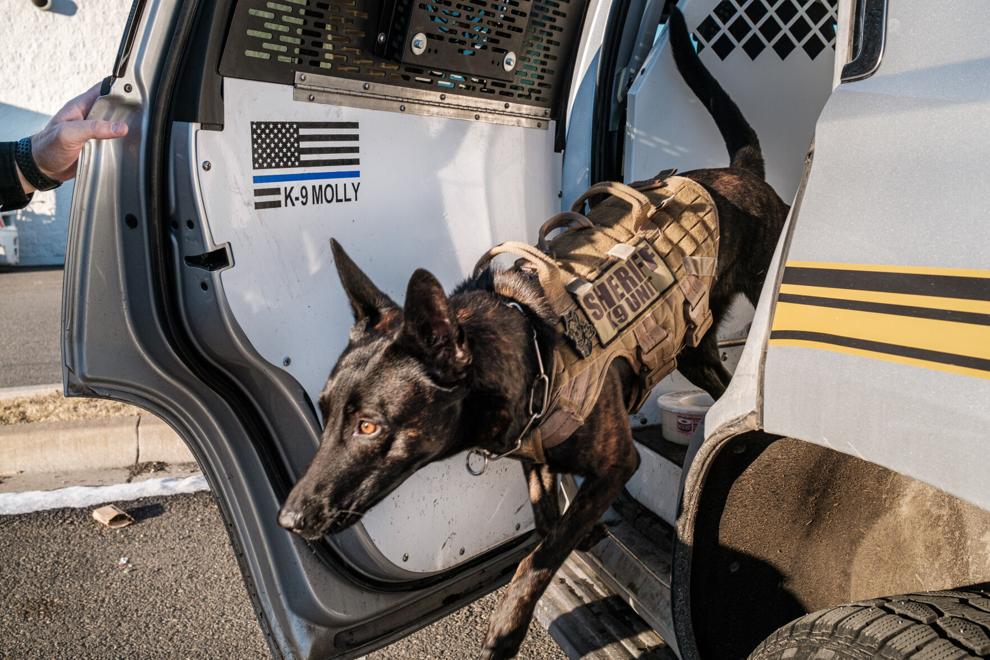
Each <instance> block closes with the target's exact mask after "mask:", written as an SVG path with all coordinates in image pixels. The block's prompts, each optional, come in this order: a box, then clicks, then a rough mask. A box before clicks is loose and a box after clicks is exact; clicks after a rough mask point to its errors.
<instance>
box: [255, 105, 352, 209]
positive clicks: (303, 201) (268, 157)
mask: <svg viewBox="0 0 990 660" xmlns="http://www.w3.org/2000/svg"><path fill="white" fill-rule="evenodd" d="M360 165H361V160H360V146H359V135H358V122H356V121H253V122H251V166H252V169H253V170H254V175H253V177H252V181H251V182H252V184H253V190H254V208H255V209H256V210H263V209H278V208H287V207H295V206H313V205H320V204H344V203H348V202H356V201H358V194H359V193H360V190H361V181H360V178H361V170H360V169H359V167H360Z"/></svg>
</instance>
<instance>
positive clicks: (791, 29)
mask: <svg viewBox="0 0 990 660" xmlns="http://www.w3.org/2000/svg"><path fill="white" fill-rule="evenodd" d="M837 8H838V0H722V2H720V3H718V5H716V6H715V9H714V10H713V11H712V13H711V14H709V15H708V16H707V17H706V18H705V20H703V21H702V22H701V23H700V24H699V25H698V27H697V28H696V30H695V33H694V37H695V40H696V41H697V43H698V51H699V52H701V51H702V50H704V49H705V48H706V47H710V48H711V49H712V50H713V51H714V52H715V54H716V55H718V57H719V59H722V60H724V59H725V58H726V57H728V56H729V54H730V53H731V52H732V51H734V50H735V49H736V48H742V49H743V51H744V52H745V53H746V55H748V56H749V58H750V59H751V60H755V59H756V58H757V57H759V56H760V54H761V53H763V51H764V50H766V48H767V47H770V48H771V49H772V50H773V51H774V52H775V53H776V54H777V56H778V57H780V59H782V60H786V59H787V57H788V56H789V55H790V54H791V53H792V52H793V51H795V50H796V49H797V48H798V47H800V48H801V49H802V50H803V51H804V52H805V54H807V56H808V57H810V58H811V59H812V60H813V59H815V58H816V57H818V55H819V53H821V52H822V51H823V50H825V49H826V48H831V49H834V48H835V34H836V20H837V19H836V11H837Z"/></svg>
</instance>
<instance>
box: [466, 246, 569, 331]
mask: <svg viewBox="0 0 990 660" xmlns="http://www.w3.org/2000/svg"><path fill="white" fill-rule="evenodd" d="M500 254H514V255H516V256H518V257H520V258H522V259H525V260H526V261H528V262H529V263H530V264H532V265H533V267H534V268H535V269H536V276H537V277H538V278H539V280H540V286H541V287H542V288H543V293H544V295H545V296H546V298H547V303H548V304H549V305H550V308H551V309H552V310H553V312H554V314H557V315H558V316H563V315H564V314H566V313H567V312H569V311H570V310H571V309H572V308H573V307H574V302H573V301H572V300H571V297H570V295H569V294H568V293H567V289H565V288H564V282H563V280H562V278H561V276H560V267H559V266H558V265H557V263H556V262H555V261H554V260H553V259H551V258H550V257H548V256H547V255H546V254H544V253H543V252H541V251H539V250H538V249H536V248H535V247H533V246H532V245H529V244H527V243H520V242H518V241H506V242H505V243H502V244H501V245H496V246H495V247H493V248H492V249H490V250H489V251H488V252H486V253H485V254H484V255H482V257H481V259H479V260H478V263H477V264H475V266H474V275H475V277H477V276H478V275H479V274H481V271H483V270H484V269H485V268H486V267H487V266H488V264H490V263H491V261H492V259H494V258H495V257H497V256H498V255H500Z"/></svg>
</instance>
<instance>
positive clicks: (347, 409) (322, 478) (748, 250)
mask: <svg viewBox="0 0 990 660" xmlns="http://www.w3.org/2000/svg"><path fill="white" fill-rule="evenodd" d="M670 28H671V44H672V48H673V51H674V56H675V59H676V62H677V66H678V69H679V70H680V72H681V75H682V76H683V78H684V79H685V81H686V82H687V83H688V85H689V86H690V87H691V89H692V90H693V91H694V93H695V94H696V95H697V96H698V98H699V99H700V100H701V101H702V103H703V104H704V105H705V107H706V108H707V109H708V111H709V112H710V114H711V115H712V117H713V119H714V120H715V123H716V124H717V126H718V128H719V130H720V132H721V134H722V136H723V138H724V140H725V143H726V147H727V149H728V151H729V156H730V165H729V167H727V168H722V169H707V170H696V171H693V172H688V173H685V174H683V175H682V176H686V177H689V178H692V179H694V180H695V181H697V182H699V183H700V184H702V185H703V186H704V187H705V188H707V190H708V191H709V192H710V193H711V195H712V197H713V198H714V200H715V202H716V205H717V208H718V217H719V224H720V234H721V238H720V243H719V257H718V272H717V273H716V280H715V283H714V285H713V288H712V290H711V293H710V306H711V310H712V312H713V314H714V317H715V323H716V327H717V324H718V322H719V321H720V320H721V318H722V316H723V315H724V314H725V312H726V310H727V308H728V306H729V304H730V302H731V301H732V299H733V297H734V296H735V295H736V294H738V293H742V294H744V295H745V296H746V297H748V298H749V300H750V301H752V302H753V303H754V304H755V303H756V300H757V297H758V296H759V292H760V289H761V287H762V284H763V279H764V275H765V273H766V272H767V268H768V266H769V264H770V260H771V257H772V254H773V251H774V247H775V245H776V242H777V238H778V237H779V235H780V231H781V228H782V226H783V223H784V219H785V216H786V214H787V211H788V207H787V205H785V204H784V202H783V201H782V200H781V199H780V197H778V196H777V194H776V193H775V192H774V190H773V189H772V188H771V187H770V186H769V185H768V184H767V183H766V182H765V181H764V168H763V157H762V154H761V151H760V144H759V140H758V139H757V136H756V134H755V132H754V131H753V129H752V128H751V127H750V126H749V124H748V123H747V122H746V120H745V119H744V117H743V116H742V113H741V112H740V111H739V108H738V107H737V106H736V105H735V103H734V102H733V101H732V100H731V99H730V98H729V97H728V95H727V94H726V93H725V91H724V90H723V89H722V88H721V86H720V85H719V84H718V83H717V82H716V81H715V79H714V78H713V77H712V76H711V75H710V73H709V72H708V71H707V70H706V69H705V68H704V66H703V65H702V63H701V61H700V60H699V59H698V56H697V54H696V53H695V51H694V49H693V47H692V45H691V43H690V40H689V36H688V31H687V28H686V26H685V24H684V19H683V17H682V16H681V14H680V13H679V12H677V11H676V10H675V11H674V14H673V15H672V17H671V20H670ZM333 254H334V259H335V262H336V266H337V271H338V274H339V276H340V281H341V284H342V285H343V287H344V290H345V291H346V292H347V296H348V299H349V301H350V305H351V309H352V311H353V313H354V325H353V327H352V328H351V331H350V340H349V343H348V345H347V347H346V349H345V350H344V353H343V354H342V355H341V356H340V358H339V360H338V361H337V364H336V366H335V367H334V369H333V371H332V372H331V374H330V377H329V379H328V380H327V384H326V387H325V388H324V389H323V391H322V393H321V394H320V398H319V407H320V411H321V412H322V414H323V420H324V423H325V428H324V430H323V441H322V445H321V446H320V448H319V451H318V452H317V453H316V456H315V458H314V459H313V462H312V464H311V465H310V466H309V468H308V470H307V471H306V473H305V474H304V475H303V477H302V478H301V479H300V480H299V482H298V483H297V484H296V485H295V487H294V488H293V490H292V492H291V493H290V494H289V497H288V499H287V501H286V503H285V505H284V507H283V508H282V511H281V512H280V514H279V518H278V521H279V524H280V525H282V526H283V527H285V528H286V529H289V530H291V531H293V532H295V533H297V534H300V535H301V536H303V537H305V538H307V539H317V538H319V537H321V536H323V535H324V534H328V533H330V534H332V533H335V532H339V531H340V530H342V529H345V528H346V527H348V526H350V525H352V524H354V523H355V522H356V521H357V520H358V519H360V517H361V516H362V515H363V513H364V512H365V511H367V510H368V509H369V508H370V507H372V506H373V505H375V504H376V503H377V502H379V501H380V500H381V499H382V498H384V497H385V496H386V495H387V494H388V493H390V492H391V491H392V490H394V489H395V488H396V487H397V486H398V485H399V484H401V483H402V482H403V481H404V480H405V479H406V478H408V477H409V476H410V475H411V474H413V473H414V472H415V471H416V470H418V469H419V468H421V467H423V466H424V465H426V464H428V463H430V462H433V461H438V460H442V459H444V458H448V457H450V456H452V455H454V454H456V453H458V452H462V451H465V450H468V449H474V448H477V449H482V450H487V451H489V452H491V453H495V454H497V453H501V452H505V451H508V450H509V449H511V448H512V447H513V445H514V442H515V439H516V438H517V437H518V436H519V434H520V432H521V431H522V429H523V427H524V425H525V423H526V421H527V420H528V416H527V414H526V410H527V403H528V396H529V394H530V384H531V383H532V382H533V381H534V378H535V376H536V374H537V373H538V371H537V356H536V354H535V352H536V349H535V348H534V342H533V333H534V330H535V331H536V332H537V333H538V334H539V336H540V337H541V338H542V340H543V341H545V342H551V343H552V342H555V341H560V339H559V338H558V337H556V336H554V331H553V327H554V322H553V317H552V315H551V312H550V310H549V308H548V305H547V302H546V300H545V299H544V296H543V292H542V290H541V289H540V287H539V284H538V283H537V281H536V280H535V279H534V278H533V277H531V276H529V275H527V274H526V273H524V272H521V271H520V270H518V269H512V270H507V271H496V270H493V269H488V270H486V271H484V272H482V273H480V274H479V275H477V276H476V277H474V278H472V279H470V280H468V281H466V282H464V283H463V284H461V285H460V286H459V287H458V288H457V289H456V290H455V291H454V292H453V294H452V295H450V296H448V295H446V294H445V293H444V291H443V288H441V286H440V283H439V282H438V281H437V280H436V278H435V277H434V276H433V275H431V274H430V273H429V272H427V271H425V270H422V269H420V270H417V271H416V272H414V273H413V274H412V277H411V278H410V280H409V284H408V288H407V290H406V299H405V304H404V305H403V306H401V307H400V306H399V305H397V304H396V303H395V302H393V301H392V300H391V299H390V298H389V297H388V296H387V295H385V294H384V293H382V291H381V290H379V289H378V288H377V287H376V286H375V285H374V284H373V283H372V282H371V280H370V279H369V278H368V277H367V276H366V275H365V274H364V273H363V272H362V271H361V270H360V269H359V268H358V267H357V265H355V264H354V262H353V261H351V259H350V258H349V257H348V256H347V254H346V253H345V252H344V250H343V249H342V248H341V247H340V246H339V245H338V244H337V243H336V242H334V243H333ZM509 301H515V302H517V303H519V304H520V305H521V306H522V307H524V308H525V310H526V313H525V314H520V313H519V312H518V311H517V310H515V309H512V308H510V307H509V306H508V305H507V302H509ZM679 368H680V370H681V371H682V373H684V375H685V376H687V377H688V378H689V379H691V380H692V381H693V382H694V383H696V384H697V385H699V386H701V387H703V388H705V389H706V390H708V391H709V392H710V393H711V394H712V395H713V396H715V397H717V396H719V395H721V394H722V392H723V391H724V390H725V387H726V385H727V384H728V381H729V374H728V373H727V372H726V371H725V369H724V367H723V366H722V364H721V361H720V360H719V356H718V350H717V346H716V340H715V327H713V328H712V330H710V331H709V332H708V334H707V335H706V338H705V339H704V340H703V341H702V343H701V344H700V345H699V346H698V347H696V348H691V349H686V350H684V351H683V352H682V354H681V355H680V356H679ZM631 373H632V372H631V370H630V369H629V367H628V365H626V364H625V363H623V362H621V361H617V362H616V363H615V364H614V365H613V366H612V367H611V369H610V371H609V372H608V374H607V377H606V382H605V384H604V387H603V388H602V391H601V395H600V396H599V398H598V401H597V403H596V404H595V407H594V410H593V413H592V415H591V416H590V417H589V419H588V420H587V421H586V423H585V424H584V426H582V427H580V428H579V429H578V430H577V431H576V432H575V433H574V434H573V435H572V436H571V437H570V438H569V439H568V440H567V441H565V442H563V443H562V444H559V445H557V446H555V447H552V448H550V449H548V450H547V454H546V461H547V462H546V464H544V465H536V464H529V463H526V462H524V463H523V470H524V472H525V474H526V478H527V480H528V482H529V486H530V488H529V490H530V494H531V499H532V503H533V509H534V517H535V520H536V526H537V532H538V533H539V534H540V536H541V537H542V538H541V540H540V542H539V544H538V545H537V546H536V548H535V549H534V550H533V551H532V552H531V553H530V554H529V555H528V556H527V557H526V558H524V559H523V560H522V561H521V562H520V564H519V567H518V569H517V570H516V572H515V575H514V576H513V578H512V581H511V584H510V585H509V588H508V591H507V593H506V594H505V596H504V598H503V599H502V601H501V603H500V604H499V605H498V607H497V608H496V610H495V612H494V614H493V616H492V618H491V621H490V624H489V629H488V634H487V638H486V640H485V646H484V651H483V656H484V657H489V658H506V657H511V656H513V655H515V653H516V652H517V650H518V649H519V645H520V644H521V643H522V641H523V638H524V636H525V634H526V630H527V628H528V626H529V623H530V620H531V618H532V615H533V611H534V608H535V607H536V602H537V600H538V599H539V598H540V596H541V595H542V594H543V592H544V590H545V589H546V588H547V585H549V584H550V580H551V578H552V577H553V575H554V573H555V572H556V571H557V569H558V568H559V567H560V565H561V564H562V563H563V562H564V560H565V559H566V558H567V556H568V555H569V554H570V553H571V551H572V550H574V549H575V548H578V547H589V546H590V545H591V544H593V543H594V542H596V541H597V540H598V538H599V534H600V533H601V531H602V530H601V528H600V527H598V526H597V521H598V520H599V519H600V518H601V516H602V514H604V513H605V511H606V509H607V508H608V507H609V505H610V504H611V503H612V502H613V500H614V499H615V498H616V496H617V495H618V494H619V493H620V491H621V490H622V488H623V485H624V484H625V483H626V481H627V480H628V479H629V478H630V477H631V476H632V474H633V472H634V471H635V470H636V467H637V466H638V464H639V456H638V455H637V453H636V448H635V446H634V444H633V439H632V433H631V430H630V425H629V418H628V414H627V407H626V406H627V399H628V396H629V391H630V385H631V382H632V376H631ZM560 473H566V474H574V475H580V476H581V477H583V482H582V484H581V487H580V489H579V491H578V493H577V495H576V496H575V497H574V499H573V501H572V502H571V504H570V506H569V507H568V508H567V510H566V511H565V512H564V513H563V514H561V513H560V512H559V510H558V502H557V494H556V491H555V483H556V482H555V478H556V474H560Z"/></svg>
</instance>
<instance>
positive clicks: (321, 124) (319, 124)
mask: <svg viewBox="0 0 990 660" xmlns="http://www.w3.org/2000/svg"><path fill="white" fill-rule="evenodd" d="M296 125H297V126H298V127H299V128H357V127H358V123H357V122H356V121H300V122H296Z"/></svg>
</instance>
